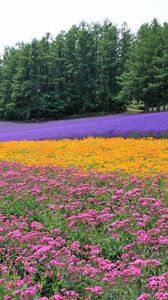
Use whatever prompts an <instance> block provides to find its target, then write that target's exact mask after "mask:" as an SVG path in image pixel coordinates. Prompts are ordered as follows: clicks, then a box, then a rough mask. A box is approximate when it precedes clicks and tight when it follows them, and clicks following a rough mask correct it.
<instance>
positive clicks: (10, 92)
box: [0, 19, 168, 120]
mask: <svg viewBox="0 0 168 300" xmlns="http://www.w3.org/2000/svg"><path fill="white" fill-rule="evenodd" d="M132 102H136V103H139V105H140V107H141V108H143V109H144V110H145V111H148V110H149V109H151V110H153V109H155V108H156V109H157V110H158V111H159V110H160V108H162V109H163V110H164V109H165V107H166V104H167V103H168V23H164V24H163V25H161V24H159V22H158V21H157V20H156V19H154V20H153V21H152V22H151V23H150V24H148V23H146V24H143V25H142V26H141V27H140V28H139V30H138V32H137V33H136V34H132V33H131V30H130V29H129V28H128V26H127V24H125V23H124V24H123V25H122V26H121V28H118V27H117V26H115V25H114V24H112V23H111V22H110V21H109V20H106V21H104V23H103V24H99V23H92V24H87V23H86V22H82V23H80V24H79V26H76V25H73V26H72V27H71V28H70V29H69V31H67V32H64V31H62V32H61V33H60V34H58V35H57V36H56V37H55V38H53V37H51V35H50V34H49V33H47V34H46V35H45V36H44V37H43V38H42V39H40V40H37V39H33V40H32V41H31V42H30V43H18V44H17V45H16V46H15V47H7V48H6V49H5V51H4V54H3V57H1V60H0V119H4V120H9V119H11V120H12V119H13V120H33V119H49V118H53V119H56V118H63V117H68V116H74V115H78V116H80V115H81V116H82V115H88V114H96V113H111V112H120V111H124V110H125V109H126V107H127V106H128V105H130V103H132Z"/></svg>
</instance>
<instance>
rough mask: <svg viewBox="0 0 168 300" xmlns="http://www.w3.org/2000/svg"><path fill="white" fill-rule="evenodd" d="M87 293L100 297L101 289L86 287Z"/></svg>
mask: <svg viewBox="0 0 168 300" xmlns="http://www.w3.org/2000/svg"><path fill="white" fill-rule="evenodd" d="M86 291H87V292H90V293H92V294H94V295H102V293H103V289H102V287H101V286H95V287H88V288H86Z"/></svg>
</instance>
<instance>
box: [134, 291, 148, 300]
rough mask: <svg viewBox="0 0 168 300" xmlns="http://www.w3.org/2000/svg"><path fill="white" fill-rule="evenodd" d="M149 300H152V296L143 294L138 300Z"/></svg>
mask: <svg viewBox="0 0 168 300" xmlns="http://www.w3.org/2000/svg"><path fill="white" fill-rule="evenodd" d="M148 299H150V295H149V294H146V293H143V294H141V295H140V296H139V297H138V298H137V299H136V300H148Z"/></svg>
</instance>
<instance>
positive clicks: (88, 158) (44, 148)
mask: <svg viewBox="0 0 168 300" xmlns="http://www.w3.org/2000/svg"><path fill="white" fill-rule="evenodd" d="M0 160H1V161H17V162H20V163H23V164H28V165H55V166H62V167H74V166H75V167H76V166H78V167H80V168H81V169H83V170H88V169H93V170H95V171H100V172H103V173H106V172H111V171H123V172H125V173H129V174H137V175H142V176H144V175H148V174H149V175H151V174H158V173H168V164H167V163H166V161H167V160H168V139H152V138H148V139H124V138H113V139H105V138H87V139H83V140H62V141H36V142H33V141H20V142H5V143H3V142H2V143H0Z"/></svg>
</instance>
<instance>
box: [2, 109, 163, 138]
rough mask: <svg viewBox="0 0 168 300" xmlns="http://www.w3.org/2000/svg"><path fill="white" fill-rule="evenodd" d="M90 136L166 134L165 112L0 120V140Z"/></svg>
mask: <svg viewBox="0 0 168 300" xmlns="http://www.w3.org/2000/svg"><path fill="white" fill-rule="evenodd" d="M89 136H92V137H144V136H146V137H151V136H152V137H168V112H160V113H158V112H157V113H141V114H134V115H133V114H132V115H129V114H128V115H122V114H116V115H109V116H101V117H90V118H79V119H72V120H61V121H49V122H37V123H15V122H1V121H0V141H20V140H48V139H50V140H51V139H59V140H60V139H65V138H68V139H74V138H75V139H76V138H78V139H79V138H84V137H89Z"/></svg>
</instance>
